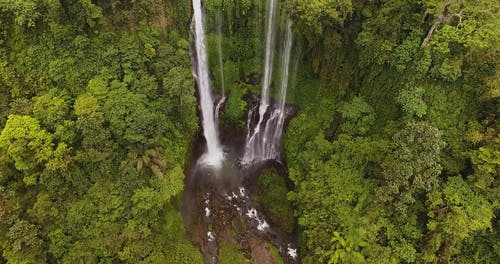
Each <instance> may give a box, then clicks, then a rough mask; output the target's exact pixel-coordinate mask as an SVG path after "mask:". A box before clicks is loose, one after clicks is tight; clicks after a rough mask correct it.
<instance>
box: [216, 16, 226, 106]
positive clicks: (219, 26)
mask: <svg viewBox="0 0 500 264" xmlns="http://www.w3.org/2000/svg"><path fill="white" fill-rule="evenodd" d="M215 24H216V32H217V53H218V55H219V71H220V80H221V88H222V96H224V93H225V80H224V63H223V61H222V16H221V14H220V10H217V13H215ZM221 101H224V100H221Z"/></svg>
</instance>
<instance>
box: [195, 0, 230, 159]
mask: <svg viewBox="0 0 500 264" xmlns="http://www.w3.org/2000/svg"><path fill="white" fill-rule="evenodd" d="M193 9H194V16H193V19H194V38H195V49H196V58H197V63H196V72H195V77H196V81H197V84H198V90H199V95H200V105H201V113H202V125H203V134H204V136H205V139H206V141H207V151H206V153H205V155H204V156H203V158H202V162H203V163H205V164H207V165H210V166H214V167H219V166H220V164H221V162H222V160H223V158H224V153H223V151H222V148H221V146H220V143H219V135H218V131H217V126H216V123H215V115H214V105H213V100H212V94H211V93H212V92H211V90H210V78H209V68H208V59H207V52H206V48H205V28H204V21H203V9H202V6H201V0H193Z"/></svg>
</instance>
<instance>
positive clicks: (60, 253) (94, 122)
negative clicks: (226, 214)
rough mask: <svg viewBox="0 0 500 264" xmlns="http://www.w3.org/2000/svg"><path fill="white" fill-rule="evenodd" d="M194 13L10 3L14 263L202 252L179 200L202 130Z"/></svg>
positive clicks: (4, 139) (5, 35)
mask: <svg viewBox="0 0 500 264" xmlns="http://www.w3.org/2000/svg"><path fill="white" fill-rule="evenodd" d="M190 12H191V11H190V6H189V3H184V2H181V3H177V1H82V0H78V1H77V0H75V1H31V0H30V1H21V0H2V1H0V32H1V35H2V37H1V40H0V64H1V65H2V67H1V70H0V93H1V99H0V100H1V103H0V105H1V108H0V110H1V111H0V126H1V127H2V128H3V129H2V131H1V134H0V219H1V220H0V246H1V247H0V248H1V249H0V252H1V253H2V255H3V257H4V258H5V259H6V260H7V261H8V262H9V263H46V262H47V263H117V262H121V263H200V262H202V260H201V255H200V253H199V251H198V250H197V249H196V248H194V247H193V246H192V245H191V243H190V242H189V241H188V240H187V238H186V236H185V231H184V226H183V223H182V218H181V217H180V214H179V212H178V209H176V207H177V206H178V202H175V201H176V200H172V198H173V197H176V196H178V195H179V194H180V192H181V191H182V189H183V179H184V175H183V167H184V163H185V155H186V153H187V151H188V147H189V146H190V144H191V143H190V142H191V141H192V139H193V138H194V134H195V132H196V131H197V129H198V127H197V126H198V120H197V116H196V98H195V97H194V89H193V88H194V81H193V78H192V75H191V64H190V59H189V54H188V48H189V42H188V41H187V36H188V27H187V26H188V23H189V19H190V17H191V15H190ZM171 200H172V201H171Z"/></svg>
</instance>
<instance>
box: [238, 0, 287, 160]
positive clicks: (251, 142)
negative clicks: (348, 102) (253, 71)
mask: <svg viewBox="0 0 500 264" xmlns="http://www.w3.org/2000/svg"><path fill="white" fill-rule="evenodd" d="M273 2H274V0H270V1H269V6H268V8H269V9H268V11H269V18H268V26H267V34H266V35H267V36H266V57H265V69H264V80H263V85H262V98H261V101H260V107H259V121H258V123H257V125H256V126H255V127H253V130H252V125H251V123H252V120H254V115H255V109H250V110H249V112H248V121H247V122H248V127H247V128H248V134H247V142H246V147H245V153H244V156H243V159H242V163H243V164H250V163H252V162H255V161H264V160H269V159H275V160H279V159H280V150H281V136H282V134H283V128H284V123H285V118H286V113H285V103H286V96H287V88H288V81H289V72H290V57H291V52H292V43H293V33H292V21H291V20H290V19H287V20H286V33H285V36H284V41H283V54H282V60H281V75H280V77H281V83H280V93H279V99H278V103H277V105H274V106H272V107H270V106H269V104H270V103H269V90H270V84H271V79H272V68H273V46H274V44H273V42H274V35H275V30H274V26H273V25H270V24H269V23H274V20H275V17H276V11H275V10H273V5H274V3H273ZM266 112H269V114H268V115H267V116H268V117H267V118H268V119H267V121H264V119H265V118H266Z"/></svg>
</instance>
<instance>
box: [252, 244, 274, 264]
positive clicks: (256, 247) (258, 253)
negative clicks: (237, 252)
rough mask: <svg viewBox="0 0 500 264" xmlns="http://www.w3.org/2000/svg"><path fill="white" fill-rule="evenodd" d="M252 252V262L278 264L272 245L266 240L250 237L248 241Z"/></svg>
mask: <svg viewBox="0 0 500 264" xmlns="http://www.w3.org/2000/svg"><path fill="white" fill-rule="evenodd" d="M248 244H249V245H250V250H251V252H252V263H260V264H278V261H277V260H276V257H275V256H273V253H272V252H271V247H270V245H269V244H268V243H266V242H265V241H262V240H260V239H258V238H250V239H249V241H248Z"/></svg>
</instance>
